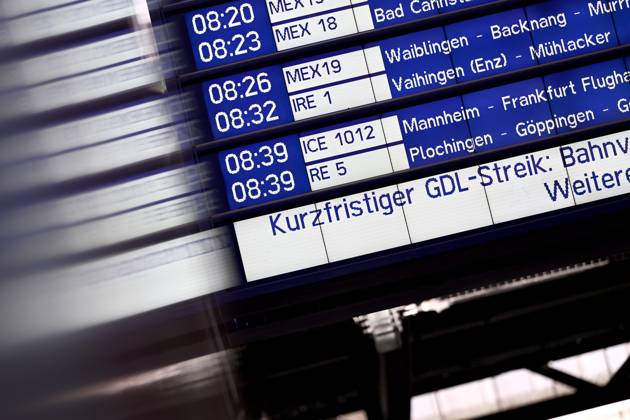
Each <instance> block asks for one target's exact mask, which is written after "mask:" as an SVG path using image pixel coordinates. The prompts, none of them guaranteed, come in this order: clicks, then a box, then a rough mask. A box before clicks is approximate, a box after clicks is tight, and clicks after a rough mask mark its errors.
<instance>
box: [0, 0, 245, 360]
mask: <svg viewBox="0 0 630 420" xmlns="http://www.w3.org/2000/svg"><path fill="white" fill-rule="evenodd" d="M152 3H155V2H150V3H147V1H146V0H90V1H77V0H29V1H4V2H1V3H0V71H1V72H2V77H0V105H1V106H0V127H2V140H1V142H0V203H1V204H0V246H1V249H2V250H1V251H0V278H1V280H0V308H2V309H0V312H1V315H3V316H0V329H2V331H3V332H5V334H3V335H2V336H1V337H0V349H2V347H3V346H4V347H5V348H6V346H14V345H20V344H23V343H27V342H29V340H34V339H41V338H42V337H50V336H54V335H55V334H59V333H65V332H70V331H76V330H80V329H84V328H88V327H91V326H95V325H99V324H102V323H105V322H110V321H113V320H116V319H120V318H124V317H129V316H132V315H135V314H139V313H142V312H145V311H150V310H153V309H156V308H160V307H163V306H167V305H170V304H173V303H176V302H180V301H183V300H187V299H191V298H194V297H198V296H201V295H205V294H208V293H212V292H214V291H217V290H221V289H225V288H228V287H233V286H236V285H238V284H239V283H240V282H241V273H240V269H239V268H238V262H237V258H236V253H235V251H234V244H233V241H232V234H231V231H230V230H229V229H214V230H209V229H207V228H206V226H205V224H204V221H205V220H206V219H207V216H208V212H210V211H214V210H215V209H217V208H219V207H220V206H222V205H223V203H222V196H221V193H220V187H219V181H218V179H217V178H215V171H214V169H213V167H212V163H209V162H196V161H195V159H194V156H193V154H192V148H191V146H192V144H193V143H194V142H195V141H197V140H199V139H200V138H202V136H203V135H204V133H203V130H202V128H201V125H200V124H199V122H198V121H197V119H196V117H195V105H194V100H193V98H191V97H190V96H187V95H185V94H182V93H180V92H169V91H168V89H167V85H168V83H167V81H168V80H169V79H170V78H172V76H173V75H174V74H176V73H177V72H179V71H181V69H182V68H183V67H184V66H185V65H186V59H185V57H184V56H183V54H182V52H181V51H182V49H181V48H180V45H179V41H180V40H179V36H178V34H177V32H176V29H175V28H174V27H172V25H170V24H154V23H152V22H151V14H150V9H149V7H150V4H152Z"/></svg>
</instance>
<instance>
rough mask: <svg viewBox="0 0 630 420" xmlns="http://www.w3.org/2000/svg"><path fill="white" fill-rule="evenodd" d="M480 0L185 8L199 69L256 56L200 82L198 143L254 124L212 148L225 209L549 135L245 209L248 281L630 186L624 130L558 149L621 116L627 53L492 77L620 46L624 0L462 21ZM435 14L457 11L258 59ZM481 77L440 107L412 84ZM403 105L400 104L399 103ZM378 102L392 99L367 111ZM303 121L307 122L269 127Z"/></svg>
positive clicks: (243, 249)
mask: <svg viewBox="0 0 630 420" xmlns="http://www.w3.org/2000/svg"><path fill="white" fill-rule="evenodd" d="M486 3H492V2H489V1H473V0H470V1H463V0H462V1H455V0H453V1H448V0H447V1H420V0H411V1H402V2H394V1H375V0H368V1H353V0H319V1H315V0H312V1H311V0H308V1H306V0H305V1H300V0H297V1H271V0H268V1H266V2H263V1H254V0H251V1H240V2H229V3H221V4H216V5H212V6H209V7H206V8H202V9H199V10H192V11H188V12H186V13H185V14H182V19H183V21H184V22H185V26H186V30H187V33H188V36H189V40H190V47H191V50H190V51H191V57H192V61H194V63H195V66H196V69H195V70H203V69H211V68H213V67H215V66H220V65H225V64H230V63H232V64H236V63H238V62H239V61H241V60H248V63H250V64H248V66H249V67H248V70H246V71H239V67H238V65H234V69H235V70H234V72H231V73H230V74H229V75H227V76H225V75H224V76H221V77H217V78H212V77H209V78H206V79H204V80H202V81H200V82H199V83H198V84H197V85H196V86H195V89H197V92H198V93H199V95H200V97H201V98H203V103H204V105H205V114H206V116H207V127H208V133H209V136H210V139H209V140H208V142H209V143H211V142H212V141H217V140H221V139H222V140H224V141H225V140H227V141H228V142H229V141H230V139H236V138H239V136H242V135H246V134H248V133H249V134H252V133H256V132H257V131H260V132H261V137H260V139H255V140H251V141H248V142H246V144H245V145H242V144H240V143H239V145H238V146H237V147H233V148H229V147H228V148H222V150H220V151H219V152H218V153H217V154H216V156H214V158H217V159H218V162H219V165H220V168H221V172H222V175H223V178H224V181H225V191H226V201H227V207H228V208H229V209H231V210H236V209H242V208H246V207H249V206H252V205H260V204H264V203H271V202H273V201H275V200H278V199H281V198H282V199H286V198H290V197H293V196H298V195H302V194H305V193H309V192H312V191H318V190H322V189H328V188H331V187H336V186H340V185H343V184H347V183H350V182H357V181H361V180H367V179H373V178H374V177H378V176H382V175H387V174H392V173H395V172H401V171H407V170H410V169H413V168H419V167H422V166H426V165H432V164H435V163H439V162H445V161H448V160H451V159H454V158H460V157H464V156H469V155H474V154H476V153H481V152H488V151H492V150H504V149H505V148H508V147H510V146H517V145H520V144H525V143H532V142H537V143H540V144H543V143H544V144H545V147H540V148H539V150H537V151H535V152H532V153H527V154H524V155H516V156H512V157H510V158H507V159H500V160H496V161H493V162H487V163H484V164H481V165H475V166H470V167H464V168H461V169H459V170H456V171H452V172H448V173H444V174H440V175H435V176H430V177H427V178H423V179H418V180H413V181H409V182H404V183H399V184H395V185H390V186H386V187H383V188H378V189H376V190H369V189H366V190H365V191H363V192H361V193H358V194H353V195H350V196H334V197H333V198H331V199H328V200H323V201H319V202H313V203H310V204H308V205H302V206H299V207H296V208H290V209H286V210H281V211H275V212H270V213H269V214H264V215H261V216H257V217H254V218H250V219H247V220H239V221H237V222H235V223H234V230H235V234H236V238H237V241H238V244H239V248H240V253H241V259H242V262H243V266H244V272H245V275H246V278H247V280H248V281H254V280H260V279H265V278H269V277H274V276H277V275H281V274H286V273H290V272H295V271H299V270H305V269H310V268H312V267H319V266H326V265H328V264H332V263H336V262H339V261H346V260H350V259H356V258H369V256H370V255H371V254H373V253H376V252H383V251H386V250H393V249H397V248H400V247H409V246H413V245H414V244H420V243H423V242H425V241H428V240H434V239H436V238H442V237H451V238H452V237H453V235H457V234H460V233H462V232H468V231H472V230H475V229H488V228H489V227H492V226H495V225H498V224H504V223H509V222H513V221H516V220H519V219H522V218H526V217H530V216H535V215H539V214H544V213H548V212H553V211H562V210H563V209H568V208H572V207H575V206H580V205H583V204H586V203H589V202H593V201H597V200H602V199H606V198H610V197H614V196H620V195H623V194H627V193H629V192H630V154H629V153H630V152H629V146H630V144H629V140H628V139H629V137H630V131H616V132H611V133H608V134H606V135H604V136H601V135H600V136H596V137H593V138H590V139H587V140H581V141H576V142H573V143H567V142H565V143H563V144H561V145H555V144H554V139H555V138H556V137H557V136H559V135H562V134H566V133H569V132H572V131H577V130H581V131H583V130H584V129H588V128H593V127H601V126H605V125H606V124H613V123H618V122H620V121H624V120H627V119H628V116H629V115H630V71H629V69H630V58H629V57H626V56H625V55H624V54H621V55H619V56H615V57H613V58H610V57H606V58H605V59H600V60H595V61H594V62H592V63H591V64H588V65H584V63H580V65H576V66H570V65H569V66H568V68H565V69H563V70H562V71H553V72H545V73H544V74H539V73H537V74H536V76H535V77H523V78H521V79H519V80H517V81H510V82H509V83H505V82H502V79H500V76H501V75H506V74H510V73H512V74H513V73H514V72H520V73H519V74H524V75H527V71H528V70H530V69H531V70H534V69H540V68H545V67H544V66H545V65H548V64H549V63H555V62H563V63H571V60H575V59H576V58H579V57H580V56H583V55H585V54H594V53H597V52H603V51H609V50H614V49H619V47H622V46H625V45H628V44H629V43H630V25H628V22H630V4H629V3H628V2H624V1H610V2H607V1H584V0H578V1H568V0H549V1H540V2H532V4H529V5H527V6H525V7H512V8H508V7H506V10H501V11H499V12H496V13H493V14H490V15H486V16H480V17H479V16H477V17H475V18H473V19H467V18H466V16H467V15H466V14H465V13H461V19H458V11H461V10H464V11H465V10H466V9H467V8H475V7H477V8H479V7H482V4H486ZM444 13H448V14H449V16H451V17H452V18H451V19H450V20H449V21H448V23H446V24H442V25H429V27H428V28H427V29H422V30H414V29H413V28H410V29H409V30H407V31H406V32H405V33H403V34H401V35H396V36H393V37H392V36H390V37H386V36H384V37H383V38H382V39H378V40H376V41H370V42H368V43H362V42H360V41H359V42H358V43H357V44H356V45H353V46H352V47H347V48H344V49H342V50H336V51H330V52H327V53H325V54H318V55H311V56H308V55H307V56H303V55H301V56H300V57H299V58H297V59H293V60H289V61H287V60H286V59H285V58H279V60H278V62H273V64H271V65H269V64H268V63H269V60H267V61H266V62H265V63H266V64H265V65H264V66H261V67H256V66H253V67H252V66H251V62H252V61H251V59H254V58H255V57H259V56H263V55H266V56H268V55H270V54H271V55H273V54H274V53H277V52H279V51H284V50H289V49H292V48H297V47H300V48H301V49H302V50H303V49H304V48H303V47H304V46H307V45H310V44H316V43H319V42H322V41H326V40H331V39H334V38H340V37H351V36H352V35H353V34H358V33H360V32H366V31H373V32H374V33H376V34H378V33H379V32H378V31H379V30H382V28H386V27H388V26H391V25H398V24H401V23H405V22H411V21H414V20H418V21H420V20H423V19H424V22H425V23H426V22H427V19H430V18H431V16H436V15H439V14H444ZM282 57H286V56H282ZM575 62H576V63H577V61H575ZM565 67H566V66H565ZM547 68H548V67H547ZM532 74H533V73H532ZM493 80H496V83H492V81H493ZM476 81H489V82H488V83H485V84H484V85H483V88H479V89H475V88H474V87H473V88H472V89H468V90H467V91H466V93H464V94H460V95H452V96H447V97H445V98H441V99H438V100H433V101H428V100H426V99H424V97H420V96H419V95H418V94H421V93H430V92H434V91H440V90H444V89H447V88H448V87H452V86H457V85H463V86H469V85H470V84H471V83H473V84H474V83H475V82H476ZM479 86H482V85H479ZM488 86H490V87H488ZM416 97H418V98H420V99H418V103H413V100H414V98H416ZM401 98H411V103H410V104H404V105H403V106H401V105H399V104H400V102H397V100H399V99H401ZM382 103H386V104H389V103H391V104H392V107H391V109H387V107H385V109H386V112H383V111H382V110H383V109H384V108H383V107H382V106H381V107H380V108H379V110H378V112H376V111H375V112H373V113H370V112H369V109H370V106H374V105H375V104H381V105H382ZM354 108H361V109H362V110H366V109H367V111H365V112H364V114H365V115H367V116H364V117H363V118H359V119H353V120H350V121H345V120H339V118H337V115H338V113H339V112H340V111H346V110H349V109H354ZM375 109H376V108H375ZM305 120H307V121H309V122H313V121H315V123H314V124H313V126H315V127H316V128H315V129H309V130H306V131H304V130H300V129H299V127H300V126H299V125H296V127H297V129H296V130H293V131H291V130H288V131H287V130H285V131H286V132H287V133H288V134H283V135H282V136H277V137H274V136H271V137H270V136H269V135H267V134H266V132H267V131H268V129H270V128H273V127H287V126H289V127H290V126H291V124H294V123H297V122H300V121H305ZM265 129H267V130H265Z"/></svg>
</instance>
